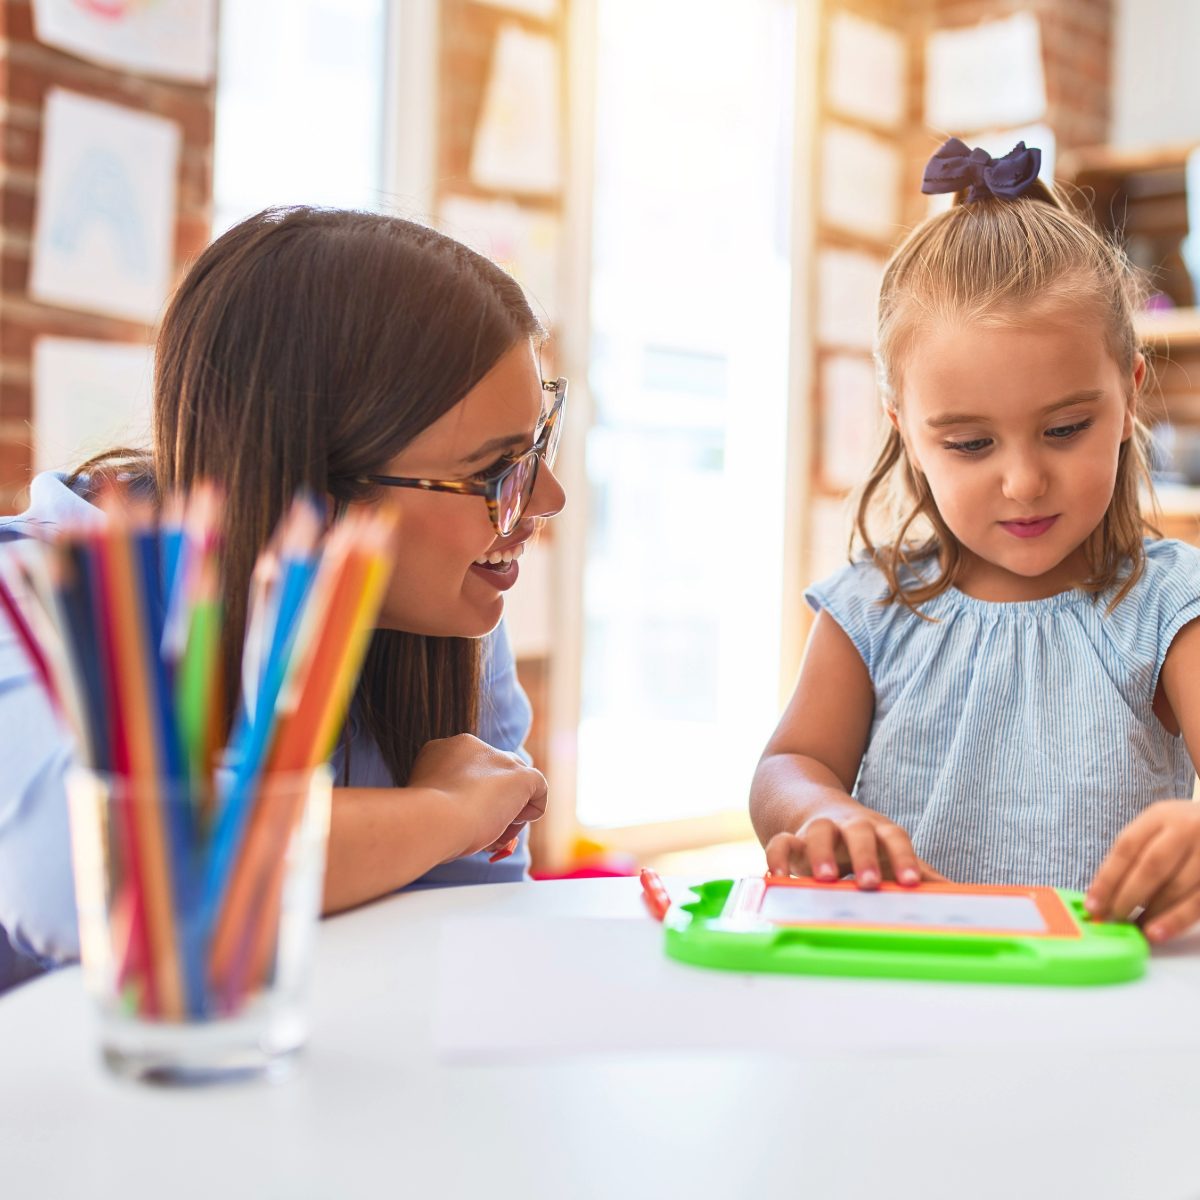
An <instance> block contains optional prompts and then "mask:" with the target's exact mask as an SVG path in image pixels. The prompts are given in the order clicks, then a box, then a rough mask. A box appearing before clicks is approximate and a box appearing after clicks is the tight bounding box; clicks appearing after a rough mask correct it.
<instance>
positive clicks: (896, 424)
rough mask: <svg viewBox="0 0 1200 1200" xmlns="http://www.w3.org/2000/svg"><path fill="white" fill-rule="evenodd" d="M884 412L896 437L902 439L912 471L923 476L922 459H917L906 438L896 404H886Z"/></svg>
mask: <svg viewBox="0 0 1200 1200" xmlns="http://www.w3.org/2000/svg"><path fill="white" fill-rule="evenodd" d="M883 411H884V413H885V414H886V415H887V419H888V420H889V421H891V423H892V428H893V429H894V430H895V431H896V436H897V437H898V438H899V439H900V444H901V445H902V446H903V447H904V454H905V457H906V458H907V459H908V461H909V463H910V465H911V466H912V469H913V470H914V471H916V472H917V474H922V473H923V472H922V471H921V462H920V459H918V458H917V455H916V453H915V452H914V450H913V448H912V445H911V444H910V443H909V440H908V438H906V437H905V436H904V429H903V428H902V427H901V425H900V411H899V409H897V408H896V406H895V405H894V404H884V406H883Z"/></svg>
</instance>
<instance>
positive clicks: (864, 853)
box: [841, 818, 883, 889]
mask: <svg viewBox="0 0 1200 1200" xmlns="http://www.w3.org/2000/svg"><path fill="white" fill-rule="evenodd" d="M841 832H842V840H843V841H844V842H845V843H846V849H847V850H848V851H849V852H850V866H851V868H852V869H853V871H854V881H855V883H857V884H858V886H859V887H860V888H866V889H871V888H877V887H878V886H879V881H880V880H881V879H882V878H883V872H882V871H881V870H880V869H879V843H878V842H877V841H876V838H875V823H874V822H873V821H869V820H867V819H866V818H863V819H861V820H858V819H856V820H853V821H847V822H846V824H845V825H843V826H842V831H841Z"/></svg>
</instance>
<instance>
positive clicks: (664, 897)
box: [640, 867, 671, 921]
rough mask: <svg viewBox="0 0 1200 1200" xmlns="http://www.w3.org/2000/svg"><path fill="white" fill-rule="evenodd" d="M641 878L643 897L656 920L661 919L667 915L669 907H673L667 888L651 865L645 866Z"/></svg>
mask: <svg viewBox="0 0 1200 1200" xmlns="http://www.w3.org/2000/svg"><path fill="white" fill-rule="evenodd" d="M640 878H641V881H642V899H643V900H645V901H646V907H647V908H648V909H649V910H650V915H651V916H652V917H653V918H654V919H655V920H656V921H661V920H662V919H663V917H665V916H666V915H667V909H669V908H670V907H671V897H670V896H669V895H668V894H667V889H666V888H665V887H663V883H662V880H661V879H659V877H658V873H657V872H656V871H652V870H650V868H649V867H643V868H642V869H641V872H640Z"/></svg>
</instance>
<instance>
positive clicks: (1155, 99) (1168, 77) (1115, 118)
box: [1111, 0, 1200, 147]
mask: <svg viewBox="0 0 1200 1200" xmlns="http://www.w3.org/2000/svg"><path fill="white" fill-rule="evenodd" d="M1113 32H1114V47H1113V110H1112V134H1111V141H1112V143H1113V145H1115V146H1124V147H1134V146H1153V145H1163V144H1166V143H1171V142H1200V3H1197V0H1116V8H1115V24H1114V30H1113Z"/></svg>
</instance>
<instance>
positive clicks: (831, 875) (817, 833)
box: [804, 817, 841, 883]
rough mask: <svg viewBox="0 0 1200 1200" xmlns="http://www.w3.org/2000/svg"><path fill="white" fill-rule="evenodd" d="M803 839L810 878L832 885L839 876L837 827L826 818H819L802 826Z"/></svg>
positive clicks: (838, 834)
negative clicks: (810, 873)
mask: <svg viewBox="0 0 1200 1200" xmlns="http://www.w3.org/2000/svg"><path fill="white" fill-rule="evenodd" d="M804 839H805V843H806V848H807V850H808V869H809V870H810V871H811V872H812V877H813V878H814V879H820V880H822V881H824V882H826V883H832V882H833V881H834V880H835V879H837V877H838V876H839V875H840V874H841V872H840V871H839V870H838V862H837V847H838V842H839V841H840V840H841V833H840V831H839V830H838V827H837V826H836V825H835V824H834V823H833V822H832V821H830V820H828V819H827V818H825V817H820V818H818V819H817V820H815V821H810V822H809V823H808V824H807V825H805V826H804Z"/></svg>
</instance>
